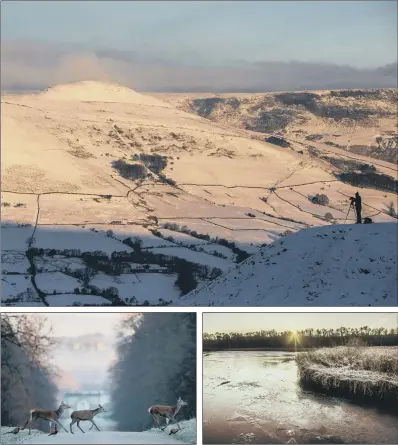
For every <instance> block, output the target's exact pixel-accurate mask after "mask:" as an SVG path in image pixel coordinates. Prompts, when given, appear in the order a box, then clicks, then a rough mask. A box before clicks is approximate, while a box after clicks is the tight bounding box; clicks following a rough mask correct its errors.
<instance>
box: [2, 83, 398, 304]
mask: <svg viewBox="0 0 398 445" xmlns="http://www.w3.org/2000/svg"><path fill="white" fill-rule="evenodd" d="M155 96H156V97H155ZM172 100H173V96H167V97H166V96H163V97H160V96H159V95H148V94H140V93H137V92H136V91H133V90H131V89H128V88H126V87H123V86H121V85H117V84H111V83H103V82H94V81H86V82H76V83H71V84H65V85H56V86H54V87H51V88H49V89H47V90H46V91H43V92H39V93H37V94H23V95H6V96H3V97H2V116H1V119H2V122H1V124H2V165H1V169H2V170H1V173H2V193H1V198H2V204H1V206H2V207H1V210H2V239H1V241H2V245H1V247H2V283H1V285H2V287H1V298H2V304H6V305H32V306H33V305H39V306H41V305H49V306H66V305H68V306H69V305H73V304H76V305H109V304H116V305H126V304H127V305H169V304H177V303H178V300H179V297H180V295H183V294H187V293H188V292H189V291H190V290H193V289H195V287H196V286H197V285H200V284H203V283H207V282H209V281H210V280H212V279H214V278H217V277H219V276H220V275H221V274H222V273H225V272H226V271H228V270H229V269H230V268H231V267H233V266H234V265H235V264H237V263H240V262H241V261H243V260H244V259H246V258H247V257H248V256H249V255H251V254H253V253H255V252H256V251H257V250H258V249H259V248H260V247H262V246H266V245H268V244H270V243H272V242H273V241H275V240H278V239H280V237H281V236H283V235H284V234H285V233H288V232H296V231H299V230H302V229H304V228H309V227H315V226H327V225H330V224H337V223H339V224H342V223H344V222H345V220H346V217H347V212H348V209H349V206H348V202H349V201H348V198H349V196H353V194H354V193H355V191H356V190H357V189H358V188H357V187H361V188H360V192H361V195H362V198H363V216H364V217H371V218H372V219H373V221H374V222H396V210H397V208H396V204H395V203H396V196H397V182H396V166H395V165H393V164H391V163H388V162H384V161H381V160H378V161H377V162H374V161H372V160H371V159H370V158H368V157H365V156H360V155H355V157H354V159H352V158H351V159H347V158H344V157H343V155H342V154H341V152H342V150H340V151H339V149H338V148H335V147H329V149H330V150H329V149H328V151H325V150H324V149H323V148H322V147H320V148H318V149H316V150H315V149H314V148H312V149H308V148H305V147H303V146H302V145H301V144H300V143H299V142H291V143H290V146H288V147H281V146H278V145H276V144H275V143H270V142H265V141H264V135H262V136H259V134H258V133H255V132H253V131H248V130H244V129H241V128H239V125H235V127H234V128H232V127H231V126H228V127H227V126H226V125H224V124H220V123H217V122H214V121H210V120H209V119H206V118H203V117H201V116H197V115H193V114H192V113H189V112H187V111H183V110H179V109H177V108H176V107H175V106H174V104H173V103H171V102H172ZM170 101H171V102H170ZM314 144H316V143H315V142H314ZM333 150H334V151H333ZM344 153H346V152H344ZM353 156H354V155H353ZM326 158H327V159H326ZM352 184H353V185H354V186H355V187H354V186H353V185H352ZM317 195H326V199H322V202H321V201H320V200H319V199H318V197H319V196H317ZM353 221H354V215H353V212H350V213H349V214H348V220H347V222H353Z"/></svg>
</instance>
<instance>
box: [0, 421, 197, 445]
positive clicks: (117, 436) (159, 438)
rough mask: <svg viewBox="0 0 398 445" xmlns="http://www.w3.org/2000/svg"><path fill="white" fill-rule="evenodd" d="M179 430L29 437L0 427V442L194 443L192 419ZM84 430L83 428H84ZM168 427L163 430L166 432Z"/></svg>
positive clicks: (153, 429)
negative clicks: (172, 431) (170, 433)
mask: <svg viewBox="0 0 398 445" xmlns="http://www.w3.org/2000/svg"><path fill="white" fill-rule="evenodd" d="M179 423H180V426H181V430H180V431H178V433H176V434H173V435H169V434H168V432H163V431H161V430H159V429H155V428H152V429H150V430H148V431H143V432H134V431H132V432H122V431H87V432H86V433H85V434H82V433H77V432H76V433H75V434H70V433H69V434H67V433H65V432H59V433H58V434H57V435H56V436H48V434H46V433H42V432H40V431H37V430H32V434H31V436H29V435H28V432H27V431H22V432H20V433H19V434H15V435H14V434H5V433H7V432H8V431H12V429H13V428H8V427H1V432H2V436H1V443H2V444H22V443H24V444H43V445H44V444H68V445H72V444H83V443H84V444H96V445H99V444H180V445H181V444H183V443H185V444H191V443H196V419H191V420H187V421H183V422H179ZM86 429H87V428H86ZM169 430H170V428H168V429H167V431H169Z"/></svg>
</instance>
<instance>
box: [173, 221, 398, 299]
mask: <svg viewBox="0 0 398 445" xmlns="http://www.w3.org/2000/svg"><path fill="white" fill-rule="evenodd" d="M179 304H180V305H184V306H185V305H188V306H189V305H200V306H202V305H204V306H207V305H217V306H368V305H369V306H396V305H397V224H395V223H383V224H366V225H332V226H326V227H317V228H312V229H307V230H302V231H300V232H298V233H295V234H292V235H289V236H287V237H284V238H283V239H281V240H279V241H276V242H275V243H273V244H271V245H270V246H267V247H265V248H264V249H261V250H260V251H259V252H258V253H257V254H255V255H253V256H252V257H250V258H248V259H247V260H246V261H244V262H243V263H241V264H239V265H238V266H236V267H235V268H233V269H231V270H230V271H229V272H228V273H226V274H224V275H222V276H221V277H219V278H217V279H216V280H214V281H212V282H211V283H210V284H207V285H204V286H201V287H199V288H198V289H196V290H194V291H192V292H190V293H189V294H187V295H185V296H184V297H182V298H181V299H180V300H179Z"/></svg>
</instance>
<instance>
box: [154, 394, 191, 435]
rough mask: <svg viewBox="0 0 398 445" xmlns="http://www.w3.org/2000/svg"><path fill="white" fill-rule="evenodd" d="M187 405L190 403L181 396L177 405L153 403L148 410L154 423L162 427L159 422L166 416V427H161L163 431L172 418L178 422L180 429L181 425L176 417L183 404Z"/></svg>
mask: <svg viewBox="0 0 398 445" xmlns="http://www.w3.org/2000/svg"><path fill="white" fill-rule="evenodd" d="M187 405H188V403H187V402H184V400H182V399H181V397H179V398H178V400H177V404H176V406H165V405H153V406H151V407H150V408H149V409H148V412H149V414H151V415H152V418H153V422H154V424H155V425H156V426H157V427H159V428H160V424H159V420H160V418H161V417H164V418H165V419H166V426H165V427H164V428H161V430H162V431H164V430H165V429H166V428H167V427H168V425H169V422H170V420H171V421H173V422H176V424H177V426H178V429H179V430H180V425H179V424H178V422H177V420H176V419H175V416H176V415H177V413H178V411H180V409H181V408H182V407H183V406H187Z"/></svg>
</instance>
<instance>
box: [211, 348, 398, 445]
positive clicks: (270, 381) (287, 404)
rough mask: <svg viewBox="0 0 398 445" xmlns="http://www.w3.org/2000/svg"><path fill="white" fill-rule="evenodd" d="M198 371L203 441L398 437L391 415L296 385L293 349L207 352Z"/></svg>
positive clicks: (344, 440) (340, 440)
mask: <svg viewBox="0 0 398 445" xmlns="http://www.w3.org/2000/svg"><path fill="white" fill-rule="evenodd" d="M203 374H204V381H203V393H204V395H203V422H204V427H203V441H204V443H213V444H217V443H262V444H266V443H287V442H288V441H289V440H290V441H291V443H292V439H294V440H295V441H296V442H297V443H327V442H325V440H326V441H327V440H328V439H329V442H328V443H390V444H391V443H398V419H397V418H396V417H395V416H393V415H389V414H385V413H382V412H380V411H378V410H377V409H373V408H368V407H362V406H359V405H356V404H354V403H351V402H349V401H348V400H345V399H339V398H334V397H330V396H326V395H320V394H318V393H313V392H310V391H305V390H302V389H301V387H300V385H299V382H298V374H297V366H296V362H295V353H291V352H265V351H264V352H263V351H261V352H258V351H234V352H232V351H231V352H225V351H224V352H212V353H210V354H205V356H204V358H203ZM329 435H332V436H335V437H333V438H330V437H329V438H327V436H329ZM317 436H319V438H318V439H317ZM293 443H295V442H293Z"/></svg>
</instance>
